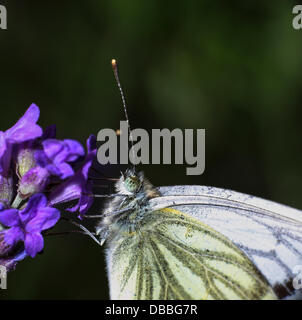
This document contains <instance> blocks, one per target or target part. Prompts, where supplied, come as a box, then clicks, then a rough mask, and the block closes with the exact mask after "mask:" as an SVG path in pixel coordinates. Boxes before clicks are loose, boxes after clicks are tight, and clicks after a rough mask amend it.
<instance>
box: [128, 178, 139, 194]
mask: <svg viewBox="0 0 302 320" xmlns="http://www.w3.org/2000/svg"><path fill="white" fill-rule="evenodd" d="M125 186H126V188H127V190H128V191H129V192H135V191H137V190H138V189H139V187H140V181H139V179H138V178H137V177H136V176H130V177H127V178H126V180H125Z"/></svg>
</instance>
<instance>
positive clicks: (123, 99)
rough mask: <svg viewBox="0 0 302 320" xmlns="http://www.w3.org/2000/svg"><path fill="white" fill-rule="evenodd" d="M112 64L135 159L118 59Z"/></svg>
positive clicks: (113, 60)
mask: <svg viewBox="0 0 302 320" xmlns="http://www.w3.org/2000/svg"><path fill="white" fill-rule="evenodd" d="M111 65H112V69H113V74H114V77H115V80H116V83H117V86H118V88H119V91H120V94H121V98H122V103H123V108H124V113H125V118H126V121H127V125H128V128H129V132H130V134H129V137H130V143H131V150H132V158H133V160H134V159H135V154H134V148H133V138H132V133H131V128H130V121H129V117H128V112H127V104H126V99H125V95H124V92H123V89H122V85H121V82H120V79H119V76H118V68H117V61H116V60H115V59H112V60H111ZM133 168H134V170H135V164H133Z"/></svg>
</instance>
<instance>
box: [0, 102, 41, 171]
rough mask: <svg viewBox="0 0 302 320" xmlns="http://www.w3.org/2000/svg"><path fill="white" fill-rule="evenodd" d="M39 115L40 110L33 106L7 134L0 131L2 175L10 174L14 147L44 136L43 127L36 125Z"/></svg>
mask: <svg viewBox="0 0 302 320" xmlns="http://www.w3.org/2000/svg"><path fill="white" fill-rule="evenodd" d="M39 115H40V111H39V108H38V107H37V106H36V105H35V104H32V105H31V106H30V107H29V108H28V109H27V111H26V112H25V114H24V115H23V116H22V117H21V118H20V119H19V120H18V121H17V123H16V124H15V125H14V126H13V127H11V128H10V129H8V130H6V131H5V132H3V131H0V173H1V174H2V175H5V176H6V175H7V174H8V171H9V167H10V163H11V156H12V150H13V145H14V144H16V143H21V142H24V141H28V140H32V139H35V138H37V137H40V136H41V135H42V129H41V127H40V126H38V125H37V124H36V122H37V121H38V119H39Z"/></svg>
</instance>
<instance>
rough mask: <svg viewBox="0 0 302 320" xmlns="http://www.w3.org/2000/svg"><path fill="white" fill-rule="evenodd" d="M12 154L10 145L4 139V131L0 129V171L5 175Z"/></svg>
mask: <svg viewBox="0 0 302 320" xmlns="http://www.w3.org/2000/svg"><path fill="white" fill-rule="evenodd" d="M11 155H12V145H11V144H10V143H9V142H8V141H6V139H5V133H4V132H2V131H0V173H1V174H2V175H7V174H8V170H9V166H10V161H11Z"/></svg>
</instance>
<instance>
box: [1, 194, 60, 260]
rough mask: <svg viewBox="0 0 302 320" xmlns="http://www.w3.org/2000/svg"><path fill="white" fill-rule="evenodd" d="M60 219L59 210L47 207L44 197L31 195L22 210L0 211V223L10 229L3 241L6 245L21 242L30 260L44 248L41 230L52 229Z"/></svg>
mask: <svg viewBox="0 0 302 320" xmlns="http://www.w3.org/2000/svg"><path fill="white" fill-rule="evenodd" d="M59 218H60V212H59V210H57V209H55V208H51V207H48V206H47V199H46V197H45V196H44V195H43V194H41V193H38V194H35V195H33V196H32V197H31V198H30V199H29V201H28V203H27V205H26V207H25V208H24V209H23V210H21V211H20V210H17V209H7V210H3V211H0V223H2V224H3V225H5V226H7V227H10V228H9V229H7V230H6V232H5V237H4V240H5V242H6V243H7V244H8V245H15V244H16V243H17V242H19V241H23V242H24V245H25V251H26V253H27V254H28V255H29V256H31V257H32V258H33V257H35V256H36V254H37V253H38V252H40V251H41V250H42V249H43V247H44V240H43V237H42V235H41V232H42V231H43V230H46V229H49V228H51V227H53V226H54V225H55V224H56V223H57V221H58V220H59Z"/></svg>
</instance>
